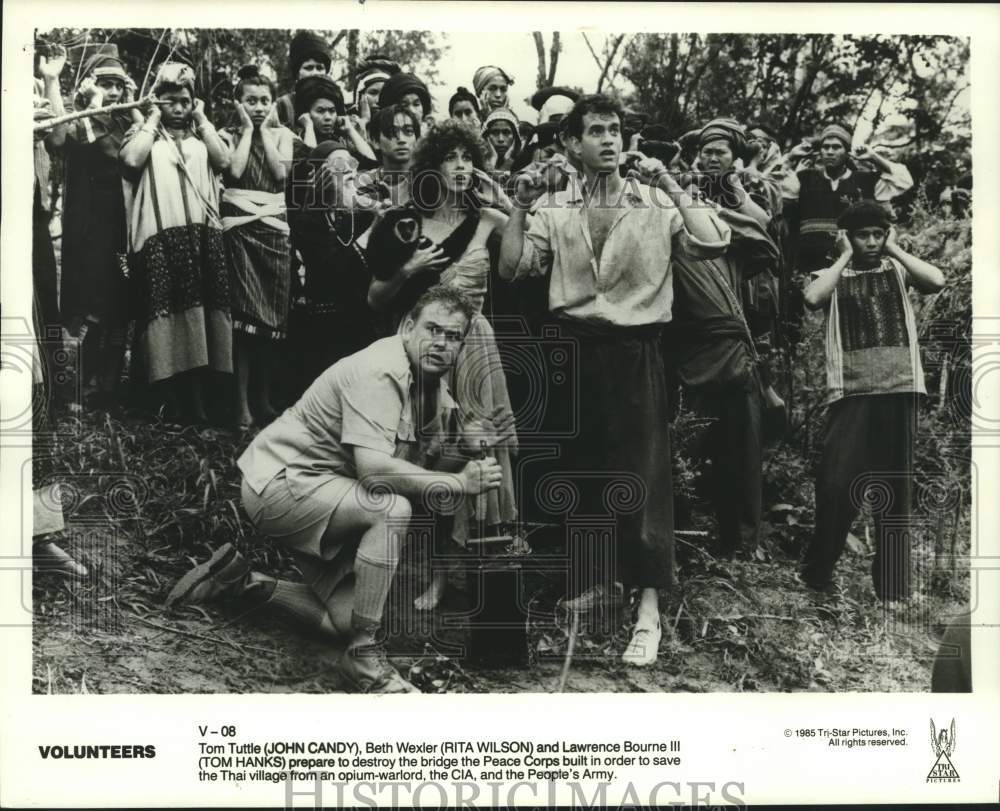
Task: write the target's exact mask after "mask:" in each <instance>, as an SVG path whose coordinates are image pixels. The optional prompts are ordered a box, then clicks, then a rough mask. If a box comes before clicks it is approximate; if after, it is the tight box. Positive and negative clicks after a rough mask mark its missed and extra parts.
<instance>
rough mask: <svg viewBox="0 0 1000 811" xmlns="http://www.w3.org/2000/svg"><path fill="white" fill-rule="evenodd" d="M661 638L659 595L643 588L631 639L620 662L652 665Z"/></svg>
mask: <svg viewBox="0 0 1000 811" xmlns="http://www.w3.org/2000/svg"><path fill="white" fill-rule="evenodd" d="M661 636H662V632H661V630H660V598H659V594H658V593H657V591H656V589H654V588H643V589H642V590H641V591H640V594H639V606H638V610H637V612H636V622H635V628H634V629H633V631H632V639H631V640H630V641H629V643H628V647H627V648H626V649H625V653H623V654H622V661H623V662H625V663H626V664H630V665H637V666H640V667H641V666H644V665H651V664H653V662H655V661H656V656H657V653H658V651H659V647H660V638H661Z"/></svg>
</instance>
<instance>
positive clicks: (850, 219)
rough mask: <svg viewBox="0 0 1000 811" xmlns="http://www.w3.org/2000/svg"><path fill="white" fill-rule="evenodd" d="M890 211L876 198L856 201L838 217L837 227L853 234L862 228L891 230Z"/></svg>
mask: <svg viewBox="0 0 1000 811" xmlns="http://www.w3.org/2000/svg"><path fill="white" fill-rule="evenodd" d="M891 224H892V223H891V222H890V221H889V212H887V211H886V210H885V209H884V208H883V207H882V206H881V205H880V204H878V203H876V202H875V201H874V200H861V201H860V202H857V203H854V205H852V206H851V207H850V208H848V209H847V211H845V212H844V213H843V214H841V215H840V217H839V218H838V219H837V227H838V228H843V229H844V230H845V231H847V233H848V234H853V233H854V232H855V231H859V230H861V229H862V228H884V229H885V230H886V231H888V230H889V226H890V225H891Z"/></svg>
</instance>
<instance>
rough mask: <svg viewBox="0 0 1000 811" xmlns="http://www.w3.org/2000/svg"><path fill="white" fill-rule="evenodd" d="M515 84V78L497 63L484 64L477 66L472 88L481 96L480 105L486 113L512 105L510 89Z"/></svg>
mask: <svg viewBox="0 0 1000 811" xmlns="http://www.w3.org/2000/svg"><path fill="white" fill-rule="evenodd" d="M512 84H514V79H513V78H512V77H511V76H510V75H508V73H507V72H506V71H505V70H504V69H503V68H498V67H497V66H496V65H483V66H482V67H479V68H476V72H475V74H473V77H472V88H473V90H475V91H476V96H477V97H478V98H479V107H480V108H481V109H482V111H483V113H484V114H485V115H489V114H490V113H491V112H493V111H494V110H500V109H503V108H505V107H510V99H509V98H508V95H507V93H508V90H509V88H510V86H511V85H512Z"/></svg>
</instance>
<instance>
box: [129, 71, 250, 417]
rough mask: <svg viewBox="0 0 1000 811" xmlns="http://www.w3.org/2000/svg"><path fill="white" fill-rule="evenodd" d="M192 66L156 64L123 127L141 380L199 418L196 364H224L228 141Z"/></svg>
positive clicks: (218, 367) (228, 339) (225, 368)
mask: <svg viewBox="0 0 1000 811" xmlns="http://www.w3.org/2000/svg"><path fill="white" fill-rule="evenodd" d="M194 81H195V76H194V71H193V70H192V69H191V68H190V67H189V66H187V65H184V64H180V63H176V62H167V63H164V64H163V65H162V66H161V67H160V70H159V72H158V73H157V76H156V79H155V80H154V82H153V88H152V93H153V96H154V98H153V100H152V101H151V102H150V104H149V105H147V109H148V112H147V113H146V119H145V121H144V122H143V123H142V124H138V123H136V124H134V125H133V126H132V128H131V129H129V131H128V132H127V133H126V134H125V138H124V141H123V143H122V148H121V151H120V152H119V155H118V157H119V160H120V161H121V164H122V174H123V176H124V177H125V179H126V181H127V182H126V184H125V186H126V189H125V212H126V218H127V223H128V240H129V265H130V267H131V272H132V281H133V290H132V293H133V296H134V302H133V303H134V306H133V313H134V315H135V318H136V345H137V349H138V351H139V354H140V356H141V358H140V360H141V363H142V365H143V366H144V368H145V371H146V375H147V377H148V380H149V382H151V383H165V384H167V386H166V389H167V391H166V394H167V398H168V402H169V403H170V404H171V405H172V406H173V408H174V410H175V412H180V413H182V414H183V415H184V416H185V417H187V418H188V419H189V420H191V421H192V422H195V423H204V422H207V415H206V413H205V387H206V383H207V375H206V372H207V371H209V370H211V371H216V372H226V373H231V372H232V370H233V345H232V337H233V336H232V332H233V324H232V319H231V317H230V312H229V275H228V271H227V269H226V257H225V247H224V244H223V238H222V223H221V221H220V219H219V201H218V185H217V181H216V173H219V172H222V171H225V170H226V169H227V168H229V150H228V148H227V147H226V145H225V143H223V141H222V139H221V138H220V137H219V134H218V133H217V132H216V131H215V127H214V126H212V123H211V122H210V121H209V120H208V119H207V118H206V117H205V104H204V102H203V101H202V100H201V99H199V98H196V97H195V92H194Z"/></svg>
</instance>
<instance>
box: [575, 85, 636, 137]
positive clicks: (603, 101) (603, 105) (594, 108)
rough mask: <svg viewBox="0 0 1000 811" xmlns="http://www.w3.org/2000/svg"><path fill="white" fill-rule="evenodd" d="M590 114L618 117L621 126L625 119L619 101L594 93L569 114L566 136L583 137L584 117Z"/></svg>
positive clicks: (582, 100)
mask: <svg viewBox="0 0 1000 811" xmlns="http://www.w3.org/2000/svg"><path fill="white" fill-rule="evenodd" d="M588 113H590V114H591V115H616V116H618V122H619V124H621V123H622V122H623V120H624V118H625V111H624V110H622V106H621V105H620V104H619V103H618V102H617V101H615V100H614V99H613V98H611V97H610V96H605V95H603V94H601V93H593V94H591V95H589V96H584V97H583V98H581V99H580V100H579V101H578V102H577V103H576V104H574V105H573V109H572V110H570V111H569V113H567V115H566V134H567V135H570V136H573V137H574V138H580V137H582V136H583V117H584V116H585V115H587V114H588Z"/></svg>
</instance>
